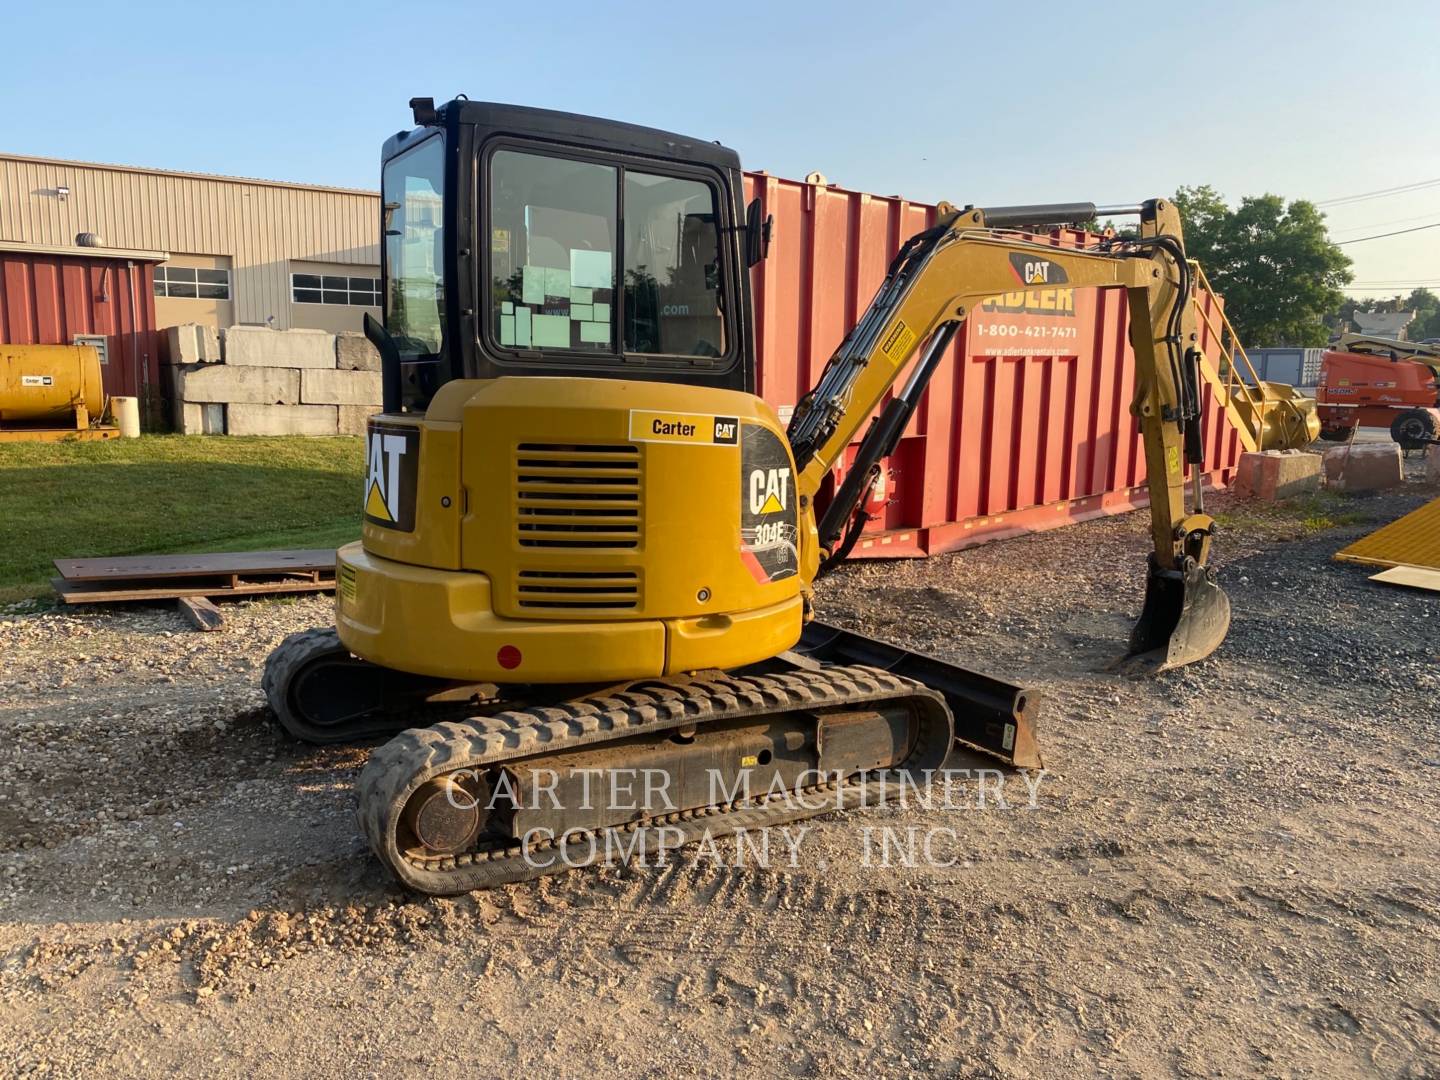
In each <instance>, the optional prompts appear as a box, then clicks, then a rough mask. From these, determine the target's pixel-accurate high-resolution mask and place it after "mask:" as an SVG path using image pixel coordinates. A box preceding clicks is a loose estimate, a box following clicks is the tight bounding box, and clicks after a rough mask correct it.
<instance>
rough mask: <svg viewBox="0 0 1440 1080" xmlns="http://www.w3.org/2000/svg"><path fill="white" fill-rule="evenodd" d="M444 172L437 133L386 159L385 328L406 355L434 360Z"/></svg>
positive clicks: (439, 326) (439, 340)
mask: <svg viewBox="0 0 1440 1080" xmlns="http://www.w3.org/2000/svg"><path fill="white" fill-rule="evenodd" d="M444 176H445V151H444V143H443V142H442V140H441V138H440V137H439V136H433V137H431V138H429V139H427V140H426V141H425V142H423V143H421V144H420V145H419V146H416V147H413V148H411V149H409V150H406V151H405V152H404V153H403V154H400V155H398V156H396V157H394V158H392V159H391V160H390V161H388V162H386V164H385V172H384V177H383V179H382V183H381V189H382V191H381V197H382V199H383V214H384V219H383V229H384V236H385V275H386V289H385V329H386V330H387V331H388V332H389V334H390V337H391V338H392V339H393V340H394V342H395V345H396V347H397V348H398V350H399V352H400V357H401V359H403V360H433V359H436V358H437V357H438V356H439V354H440V351H441V348H442V346H443V344H444V342H443V327H444V323H443V320H442V304H443V303H444V295H445V289H444V277H443V274H444V269H443V267H444V263H443V261H442V259H441V253H442V251H443V247H442V237H443V221H444V218H443V217H442V214H441V211H442V209H443V206H444V202H445V182H444Z"/></svg>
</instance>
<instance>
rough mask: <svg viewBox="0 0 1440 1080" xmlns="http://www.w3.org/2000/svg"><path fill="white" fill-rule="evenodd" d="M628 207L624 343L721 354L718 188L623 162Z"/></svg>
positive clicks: (637, 348)
mask: <svg viewBox="0 0 1440 1080" xmlns="http://www.w3.org/2000/svg"><path fill="white" fill-rule="evenodd" d="M624 207H625V212H624V218H625V244H624V257H625V283H624V288H625V315H624V319H625V327H624V331H625V334H624V337H625V351H626V352H627V353H666V354H670V355H678V356H714V357H718V356H723V355H724V353H725V317H724V311H723V309H722V306H721V297H722V295H723V293H722V291H721V287H720V283H721V275H720V243H719V224H720V222H719V214H718V213H717V207H716V205H715V193H714V189H713V188H711V187H710V185H709V184H704V183H701V182H700V181H698V180H684V179H680V178H678V177H674V176H657V175H654V174H651V173H645V172H640V171H638V170H635V169H626V170H625V203H624Z"/></svg>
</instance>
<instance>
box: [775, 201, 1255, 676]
mask: <svg viewBox="0 0 1440 1080" xmlns="http://www.w3.org/2000/svg"><path fill="white" fill-rule="evenodd" d="M1098 212H1099V213H1101V214H1106V215H1118V214H1123V213H1138V214H1139V216H1140V231H1139V236H1138V237H1137V238H1135V239H1129V240H1115V241H1110V242H1108V243H1107V244H1106V245H1105V246H1104V247H1099V248H1094V249H1078V248H1064V247H1057V246H1054V245H1052V244H1047V243H1037V242H1035V241H1032V240H1027V239H1025V238H1024V236H1023V235H1021V234H1019V233H1017V232H1016V231H1015V230H1016V229H1017V228H1018V227H1020V226H1038V225H1052V224H1063V223H1069V222H1075V221H1082V220H1086V219H1088V218H1091V217H1093V216H1095V214H1096V213H1097V208H1096V207H1095V206H1094V205H1093V204H1062V205H1058V206H1030V207H1012V208H1001V209H994V210H981V209H973V208H972V209H967V210H955V209H954V208H952V207H948V206H946V205H944V204H942V206H941V216H940V220H939V222H938V223H937V224H936V225H935V226H934V227H932V228H930V229H928V230H926V231H925V232H922V233H920V234H918V235H917V236H915V237H913V238H912V239H911V240H909V241H908V242H907V243H906V244H905V245H904V247H902V248H901V250H900V252H899V253H898V254H897V256H896V257H895V259H894V261H893V262H892V263H891V265H890V268H889V270H888V271H887V274H886V278H885V281H884V283H883V284H882V285H881V287H880V290H879V292H878V293H877V294H876V296H875V299H874V301H873V302H872V303H871V305H870V307H869V309H868V310H867V311H866V313H865V315H864V316H863V317H862V318H861V319H860V321H859V322H858V323H857V324H856V325H855V328H854V329H853V330H852V331H851V332H850V333H849V335H847V336H846V338H845V340H844V341H843V342H842V343H841V345H840V347H839V348H838V349H837V350H836V351H835V354H834V355H833V356H832V357H831V359H830V361H829V362H828V363H827V365H826V367H825V369H824V371H823V372H822V374H821V377H820V380H819V382H818V383H817V384H816V386H815V388H814V389H813V390H812V391H811V392H810V393H809V394H807V395H806V396H805V398H804V399H803V400H802V401H801V402H800V403H799V404H798V405H797V406H796V409H795V414H794V416H793V417H792V419H791V423H790V428H789V438H790V442H791V445H792V447H793V449H794V452H795V457H796V467H797V469H798V470H799V482H798V490H799V494H800V496H801V500H802V504H805V503H806V502H807V501H808V500H812V499H813V498H814V496H815V494H816V492H817V491H818V490H819V489H820V485H821V483H822V482H823V481H824V479H825V477H826V476H827V475H828V474H829V473H830V471H831V470H832V469H833V468H834V467H835V466H836V465H837V464H838V463H839V462H840V460H841V456H842V455H843V454H844V452H845V449H846V447H847V446H849V444H850V443H851V442H852V441H853V440H854V438H855V436H856V435H857V433H858V432H859V430H860V427H861V425H862V424H864V423H865V421H866V419H867V418H868V417H869V416H870V415H871V414H872V413H873V412H874V410H875V409H876V407H877V406H879V405H880V403H881V401H882V399H883V398H884V397H885V395H886V394H887V393H888V392H889V391H890V389H891V387H892V386H894V385H895V384H896V383H897V382H898V381H899V380H900V378H901V376H902V374H903V373H904V372H905V371H906V370H907V368H909V376H908V378H907V379H906V380H905V383H904V385H903V387H902V389H901V390H900V392H899V393H898V394H896V395H895V396H894V397H893V398H891V399H890V401H888V402H887V403H886V405H885V407H884V409H883V410H882V411H881V413H880V415H879V416H878V417H877V418H876V419H875V421H874V422H873V423H872V424H871V427H870V429H869V430H868V432H867V433H866V435H865V438H864V439H863V440H862V441H861V444H860V447H859V449H858V452H857V454H856V457H855V460H854V462H853V463H852V465H851V468H850V470H849V471H848V473H847V475H846V478H845V480H844V481H843V482H842V483H841V484H840V486H839V487H838V488H837V490H836V492H835V497H834V498H833V499H832V500H831V502H830V504H829V506H828V507H827V509H826V511H825V513H824V515H823V516H822V517H821V519H820V522H819V525H818V533H819V542H820V546H821V549H822V563H821V567H820V572H821V573H824V572H825V571H826V570H828V569H830V568H832V567H833V566H834V565H835V564H836V563H838V562H839V561H841V560H843V559H844V558H845V556H846V555H847V554H848V553H849V550H850V548H851V547H852V546H853V544H854V542H855V539H856V538H857V537H858V535H859V530H860V528H861V527H862V526H863V524H864V520H865V519H864V517H863V513H862V512H861V511H859V510H858V507H859V506H860V505H861V504H862V501H863V499H864V496H865V493H866V492H867V491H868V490H869V488H870V486H871V484H873V482H874V480H875V477H876V475H877V474H878V469H879V463H880V461H881V460H882V459H883V458H884V457H885V456H886V455H888V454H889V453H890V452H891V451H892V450H893V449H894V447H895V444H896V443H897V442H898V440H899V438H900V434H901V432H902V431H903V430H904V428H905V426H906V424H907V423H908V422H909V419H910V417H911V416H912V415H913V413H914V411H915V408H916V407H917V406H918V404H919V401H920V397H921V394H922V393H923V391H924V389H925V386H926V384H927V383H928V382H929V380H930V377H931V376H932V375H933V374H934V372H935V370H936V368H937V367H938V366H939V365H940V363H941V362H942V361H943V359H944V357H945V354H946V352H947V351H948V348H949V346H950V344H951V342H952V341H953V339H954V336H955V334H956V332H957V331H958V330H959V327H960V325H961V324H962V323H963V322H964V320H965V319H966V318H967V317H968V316H969V315H970V313H971V312H973V311H974V310H975V309H976V307H977V305H979V304H980V303H982V302H983V301H985V300H987V299H988V298H989V297H991V296H994V295H995V294H997V293H1001V292H1015V291H1030V290H1042V289H1054V288H1056V287H1065V288H1123V289H1125V290H1126V294H1127V296H1128V300H1129V309H1130V340H1131V344H1132V346H1133V349H1134V353H1135V393H1134V397H1133V399H1132V402H1131V407H1130V408H1131V412H1132V413H1133V414H1134V415H1135V417H1136V418H1137V420H1138V422H1139V426H1140V433H1141V437H1142V440H1143V443H1144V452H1145V464H1146V476H1147V481H1146V482H1147V484H1148V486H1149V491H1150V517H1151V539H1152V545H1153V551H1152V553H1151V557H1150V573H1149V577H1148V579H1147V588H1146V600H1145V608H1144V611H1143V613H1142V615H1141V618H1140V621H1139V622H1138V623H1137V625H1136V627H1135V631H1134V633H1133V634H1132V635H1131V642H1130V650H1129V655H1131V656H1137V657H1139V656H1143V657H1145V658H1146V660H1147V661H1148V662H1150V663H1152V664H1153V665H1154V666H1157V667H1161V668H1163V667H1174V666H1179V665H1181V664H1186V663H1191V662H1193V661H1195V660H1198V659H1200V658H1202V657H1204V656H1207V655H1209V654H1210V653H1211V652H1213V651H1214V649H1215V648H1216V647H1218V646H1219V644H1220V642H1221V640H1223V639H1224V636H1225V632H1226V630H1227V629H1228V627H1229V621H1230V615H1229V601H1228V599H1227V598H1226V597H1225V594H1224V593H1223V592H1221V590H1220V589H1219V587H1218V586H1216V585H1215V584H1214V582H1213V581H1212V580H1211V576H1210V571H1209V567H1208V557H1209V548H1210V538H1211V535H1212V533H1213V530H1214V522H1213V519H1211V518H1210V517H1208V516H1206V515H1205V513H1204V502H1203V500H1204V496H1203V490H1202V486H1201V473H1202V471H1203V469H1202V466H1203V464H1204V447H1203V442H1202V440H1201V437H1200V435H1201V432H1200V391H1199V375H1198V372H1199V362H1200V353H1199V350H1198V347H1197V340H1198V334H1197V330H1196V326H1195V320H1194V315H1193V312H1192V305H1191V303H1190V298H1191V275H1192V269H1191V267H1190V265H1189V263H1188V262H1187V261H1186V258H1185V251H1184V243H1183V240H1182V237H1181V227H1180V219H1179V214H1178V212H1177V211H1176V209H1175V208H1174V207H1173V206H1172V205H1170V203H1168V202H1167V201H1165V200H1160V199H1156V200H1152V201H1150V202H1147V203H1145V204H1143V205H1141V206H1137V207H1106V208H1101V209H1100V210H1099V211H1098ZM912 362H913V366H912ZM1187 463H1188V464H1189V465H1190V466H1191V468H1192V475H1193V478H1194V485H1193V489H1192V491H1191V498H1190V500H1189V505H1187V498H1186V496H1187V491H1186V484H1185V474H1186V469H1185V466H1186V464H1187Z"/></svg>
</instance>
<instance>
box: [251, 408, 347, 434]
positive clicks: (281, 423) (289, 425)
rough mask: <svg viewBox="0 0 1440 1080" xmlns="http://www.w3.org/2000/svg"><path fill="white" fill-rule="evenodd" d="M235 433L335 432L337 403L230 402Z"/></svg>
mask: <svg viewBox="0 0 1440 1080" xmlns="http://www.w3.org/2000/svg"><path fill="white" fill-rule="evenodd" d="M225 414H226V421H227V423H226V426H227V428H228V429H229V432H230V434H231V435H334V434H336V432H337V427H336V423H337V415H336V411H335V406H334V405H245V404H241V405H229V406H226V409H225Z"/></svg>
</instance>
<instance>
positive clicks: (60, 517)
mask: <svg viewBox="0 0 1440 1080" xmlns="http://www.w3.org/2000/svg"><path fill="white" fill-rule="evenodd" d="M363 457H364V451H363V449H362V444H361V440H360V439H358V438H333V439H307V438H273V439H272V438H233V437H224V438H220V437H216V438H202V437H198V436H178V435H155V436H145V437H143V438H139V439H117V440H114V441H112V442H103V443H79V442H76V443H9V444H3V445H0V603H9V602H14V601H16V600H23V599H27V598H30V597H37V596H43V595H46V594H48V593H49V591H50V587H49V580H50V578H51V577H52V576H53V574H54V568H53V567H52V566H51V560H53V559H65V558H83V557H87V556H100V555H146V554H151V553H154V552H168V551H255V550H257V549H260V548H272V547H273V548H285V547H291V548H298V547H338V546H339V545H341V544H346V543H349V542H350V541H351V540H354V539H357V538H358V537H359V535H360V488H361V481H362V469H363V465H364V462H363Z"/></svg>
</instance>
